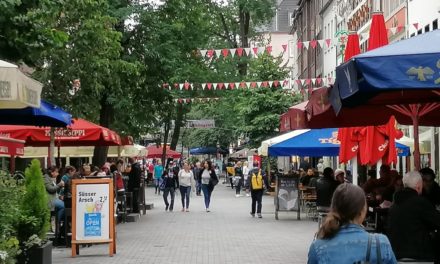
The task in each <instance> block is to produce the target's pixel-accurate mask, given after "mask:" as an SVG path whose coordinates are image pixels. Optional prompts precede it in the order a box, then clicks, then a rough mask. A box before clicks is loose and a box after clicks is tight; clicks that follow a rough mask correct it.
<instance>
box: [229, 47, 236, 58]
mask: <svg viewBox="0 0 440 264" xmlns="http://www.w3.org/2000/svg"><path fill="white" fill-rule="evenodd" d="M236 50H237V49H230V50H229V51H230V53H231V57H232V58H234V56H235V51H236Z"/></svg>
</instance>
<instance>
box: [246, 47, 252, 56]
mask: <svg viewBox="0 0 440 264" xmlns="http://www.w3.org/2000/svg"><path fill="white" fill-rule="evenodd" d="M244 52H245V53H246V56H250V55H252V54H251V48H244Z"/></svg>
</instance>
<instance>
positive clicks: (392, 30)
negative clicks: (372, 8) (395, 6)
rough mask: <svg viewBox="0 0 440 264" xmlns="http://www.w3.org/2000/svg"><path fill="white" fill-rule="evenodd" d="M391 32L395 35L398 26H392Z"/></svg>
mask: <svg viewBox="0 0 440 264" xmlns="http://www.w3.org/2000/svg"><path fill="white" fill-rule="evenodd" d="M390 31H391V34H392V35H394V34H396V32H397V27H392V28H390Z"/></svg>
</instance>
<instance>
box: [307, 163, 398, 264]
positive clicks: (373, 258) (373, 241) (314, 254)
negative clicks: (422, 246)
mask: <svg viewBox="0 0 440 264" xmlns="http://www.w3.org/2000/svg"><path fill="white" fill-rule="evenodd" d="M324 173H325V171H324ZM366 212H367V204H366V201H365V194H364V192H363V191H362V189H361V188H360V187H359V186H356V185H353V184H350V183H343V184H340V185H339V186H338V187H337V188H336V190H335V193H334V195H333V198H332V202H331V209H330V212H329V213H328V215H327V216H326V218H325V219H324V222H323V224H322V225H321V227H320V228H319V231H318V233H317V239H316V240H314V241H313V242H312V244H311V245H310V248H309V253H308V261H307V263H309V264H315V263H384V264H385V263H390V264H391V263H393V264H394V263H397V261H396V257H395V256H394V253H393V250H392V249H391V246H390V242H389V241H388V238H387V237H386V236H385V235H382V234H374V235H373V234H369V233H367V231H365V229H364V227H363V226H362V222H363V221H364V219H365V214H366ZM377 245H380V246H379V247H378V246H377ZM367 251H369V252H370V253H369V254H368V253H367ZM379 252H380V255H379ZM378 256H380V259H379V257H378Z"/></svg>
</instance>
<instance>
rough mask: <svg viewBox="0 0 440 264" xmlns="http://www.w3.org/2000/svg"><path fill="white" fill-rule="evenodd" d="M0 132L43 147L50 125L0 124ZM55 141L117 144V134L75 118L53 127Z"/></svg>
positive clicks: (48, 139)
mask: <svg viewBox="0 0 440 264" xmlns="http://www.w3.org/2000/svg"><path fill="white" fill-rule="evenodd" d="M0 134H3V135H8V136H10V137H13V138H17V139H21V140H24V141H25V145H26V146H33V147H45V146H49V143H50V127H35V126H12V125H0ZM55 143H56V144H59V145H60V146H117V145H120V144H121V138H120V137H119V135H118V134H117V133H116V132H114V131H112V130H110V129H108V128H105V127H102V126H99V125H96V124H94V123H91V122H89V121H86V120H84V119H75V120H74V121H73V124H72V125H70V126H68V127H65V128H56V129H55Z"/></svg>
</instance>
